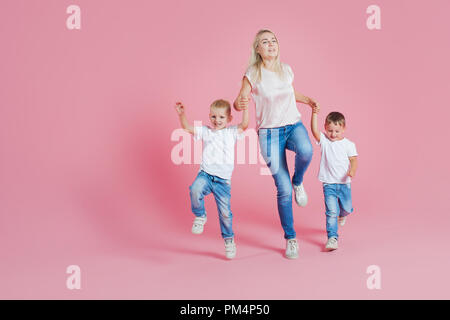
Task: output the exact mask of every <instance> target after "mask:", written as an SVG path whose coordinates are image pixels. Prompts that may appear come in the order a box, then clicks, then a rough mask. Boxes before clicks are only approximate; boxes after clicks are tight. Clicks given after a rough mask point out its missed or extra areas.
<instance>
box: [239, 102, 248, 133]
mask: <svg viewBox="0 0 450 320" xmlns="http://www.w3.org/2000/svg"><path fill="white" fill-rule="evenodd" d="M247 128H248V107H247V108H245V109H244V110H243V111H242V121H241V123H239V124H238V130H239V133H242V132H244V131H245V130H246V129H247Z"/></svg>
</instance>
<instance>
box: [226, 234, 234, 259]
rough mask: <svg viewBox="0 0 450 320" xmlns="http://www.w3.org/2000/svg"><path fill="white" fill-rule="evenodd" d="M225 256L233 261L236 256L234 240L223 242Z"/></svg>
mask: <svg viewBox="0 0 450 320" xmlns="http://www.w3.org/2000/svg"><path fill="white" fill-rule="evenodd" d="M225 256H226V257H227V258H228V259H233V258H234V257H235V256H236V243H235V242H234V239H226V240H225Z"/></svg>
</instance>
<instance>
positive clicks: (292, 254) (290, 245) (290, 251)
mask: <svg viewBox="0 0 450 320" xmlns="http://www.w3.org/2000/svg"><path fill="white" fill-rule="evenodd" d="M286 258H288V259H297V258H298V242H297V239H289V240H286Z"/></svg>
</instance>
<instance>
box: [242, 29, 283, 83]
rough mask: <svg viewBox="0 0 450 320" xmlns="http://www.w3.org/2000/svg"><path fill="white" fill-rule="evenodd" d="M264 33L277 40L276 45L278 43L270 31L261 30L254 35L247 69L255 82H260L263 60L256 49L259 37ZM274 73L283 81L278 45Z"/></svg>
mask: <svg viewBox="0 0 450 320" xmlns="http://www.w3.org/2000/svg"><path fill="white" fill-rule="evenodd" d="M266 32H268V33H271V34H273V36H274V37H275V39H276V40H277V43H278V39H277V36H276V35H275V33H273V32H272V31H270V30H267V29H262V30H259V31H258V33H257V34H256V36H255V39H254V40H253V46H252V55H251V56H250V60H249V62H248V69H249V70H250V72H251V76H252V78H253V79H256V82H258V81H261V66H262V64H263V60H262V58H261V56H260V54H259V53H258V52H257V49H258V45H259V41H260V38H261V35H262V34H263V33H266ZM275 72H276V73H277V74H278V76H279V77H280V78H281V79H284V71H283V67H282V65H281V61H280V46H279V45H278V53H277V56H276V58H275ZM255 76H256V77H255Z"/></svg>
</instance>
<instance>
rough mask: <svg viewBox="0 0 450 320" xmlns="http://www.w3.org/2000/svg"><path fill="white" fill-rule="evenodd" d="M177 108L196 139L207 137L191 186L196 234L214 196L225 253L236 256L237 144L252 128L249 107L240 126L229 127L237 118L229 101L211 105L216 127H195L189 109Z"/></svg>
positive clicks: (193, 230) (200, 231)
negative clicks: (233, 193) (206, 202)
mask: <svg viewBox="0 0 450 320" xmlns="http://www.w3.org/2000/svg"><path fill="white" fill-rule="evenodd" d="M175 109H176V111H177V113H178V116H179V118H180V123H181V126H182V128H183V129H184V130H186V131H187V132H189V133H190V134H192V135H193V136H194V139H195V140H203V154H202V163H201V165H200V170H199V173H198V175H197V178H196V179H195V181H194V183H192V185H191V186H190V187H189V190H190V197H191V209H192V212H193V213H194V215H195V219H194V223H193V225H192V233H194V234H201V233H203V227H204V225H205V223H206V211H205V205H204V200H203V199H204V197H205V196H206V195H208V194H210V193H212V194H213V195H214V198H215V200H216V204H217V210H218V213H219V221H220V229H221V233H222V237H223V239H224V240H225V255H226V257H227V258H228V259H232V258H234V257H235V256H236V244H235V242H234V233H233V229H232V218H233V215H232V213H231V208H230V199H231V174H232V172H233V169H234V146H235V143H236V140H237V139H241V138H243V135H242V133H243V132H244V131H245V130H246V129H247V127H248V110H247V109H246V110H244V112H243V115H242V121H241V123H239V124H238V125H237V126H230V127H227V124H228V123H229V122H231V120H232V119H233V117H232V116H231V106H230V103H229V102H228V101H226V100H222V99H220V100H216V101H214V102H213V103H212V104H211V106H210V112H209V119H210V121H211V125H212V127H207V126H202V127H193V126H192V125H190V124H189V122H188V121H187V119H186V115H185V110H184V109H185V108H184V106H183V104H182V103H181V102H177V103H176V105H175Z"/></svg>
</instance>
